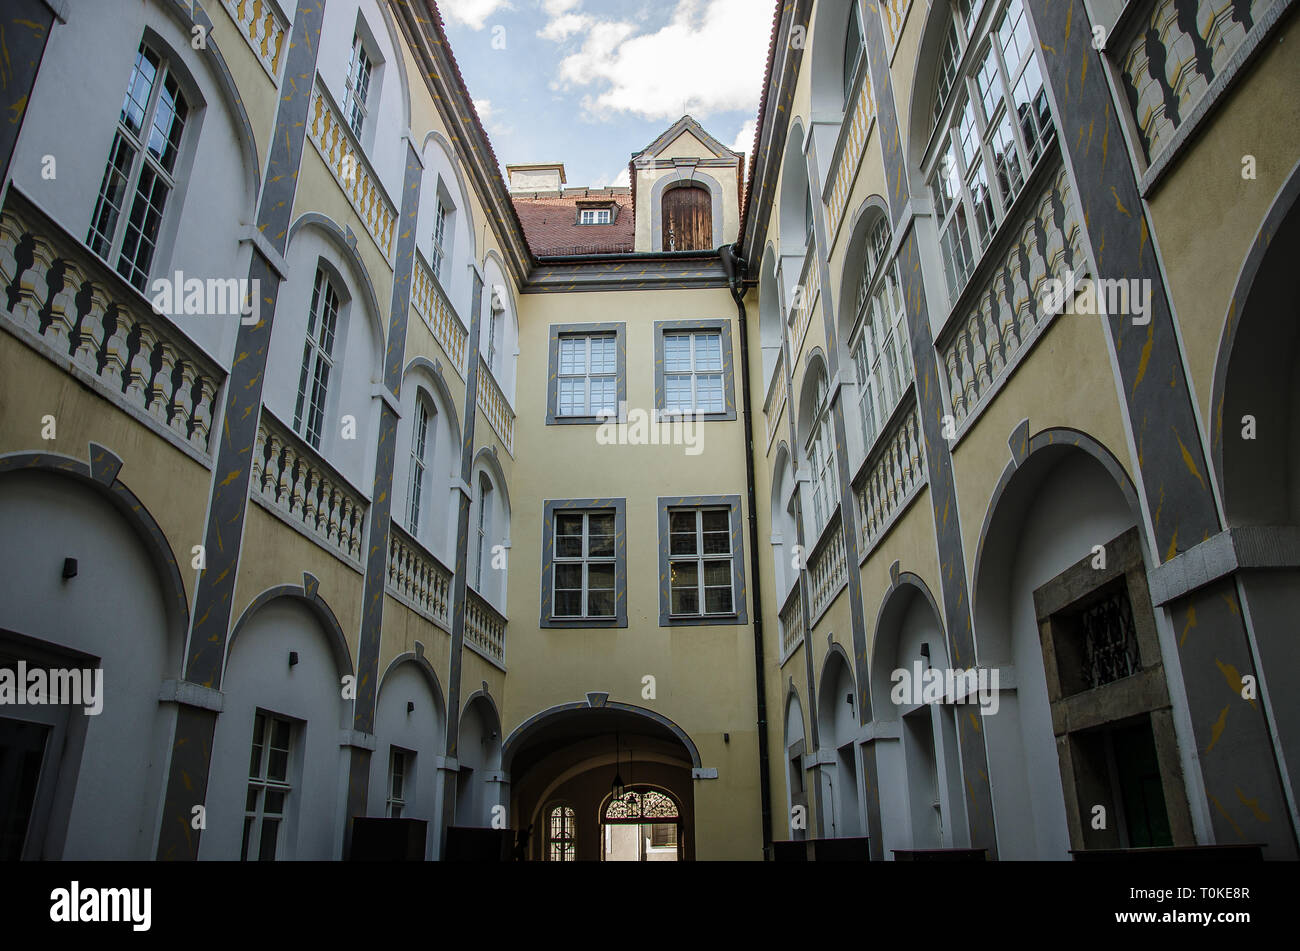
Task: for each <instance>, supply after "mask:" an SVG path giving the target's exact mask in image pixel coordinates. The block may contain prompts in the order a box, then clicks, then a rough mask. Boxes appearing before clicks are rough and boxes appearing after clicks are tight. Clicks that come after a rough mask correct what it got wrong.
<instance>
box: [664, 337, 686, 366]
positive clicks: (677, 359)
mask: <svg viewBox="0 0 1300 951" xmlns="http://www.w3.org/2000/svg"><path fill="white" fill-rule="evenodd" d="M690 369H691V337H690V334H665V335H664V370H666V371H673V370H690Z"/></svg>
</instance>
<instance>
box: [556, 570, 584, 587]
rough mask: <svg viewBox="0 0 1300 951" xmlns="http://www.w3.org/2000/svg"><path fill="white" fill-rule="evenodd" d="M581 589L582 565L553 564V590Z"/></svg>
mask: <svg viewBox="0 0 1300 951" xmlns="http://www.w3.org/2000/svg"><path fill="white" fill-rule="evenodd" d="M561 589H564V590H574V591H581V590H582V565H580V564H563V565H556V566H555V590H556V591H557V592H558V591H560V590H561Z"/></svg>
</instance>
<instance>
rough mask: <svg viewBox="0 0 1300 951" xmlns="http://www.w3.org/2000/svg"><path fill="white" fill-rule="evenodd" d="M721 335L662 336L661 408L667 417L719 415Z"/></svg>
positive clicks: (705, 333)
mask: <svg viewBox="0 0 1300 951" xmlns="http://www.w3.org/2000/svg"><path fill="white" fill-rule="evenodd" d="M725 408H726V407H725V405H724V404H723V398H722V334H720V333H707V332H700V333H671V334H664V405H663V409H664V410H665V411H667V412H669V413H684V414H688V415H693V414H695V413H721V412H722V411H723V410H724V409H725Z"/></svg>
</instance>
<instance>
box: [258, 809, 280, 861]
mask: <svg viewBox="0 0 1300 951" xmlns="http://www.w3.org/2000/svg"><path fill="white" fill-rule="evenodd" d="M279 830H280V820H279V819H271V818H265V819H263V820H262V843H261V847H260V848H259V849H258V853H257V859H258V861H259V862H274V861H275V846H276V840H277V838H278V836H277V833H278V832H279Z"/></svg>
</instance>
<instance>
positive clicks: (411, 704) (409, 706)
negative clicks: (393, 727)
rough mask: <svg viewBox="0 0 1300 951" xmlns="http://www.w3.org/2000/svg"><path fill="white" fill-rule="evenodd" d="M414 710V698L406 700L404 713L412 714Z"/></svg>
mask: <svg viewBox="0 0 1300 951" xmlns="http://www.w3.org/2000/svg"><path fill="white" fill-rule="evenodd" d="M414 712H415V701H414V700H408V701H406V713H407V715H408V716H409V715H410V714H412V713H414Z"/></svg>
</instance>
